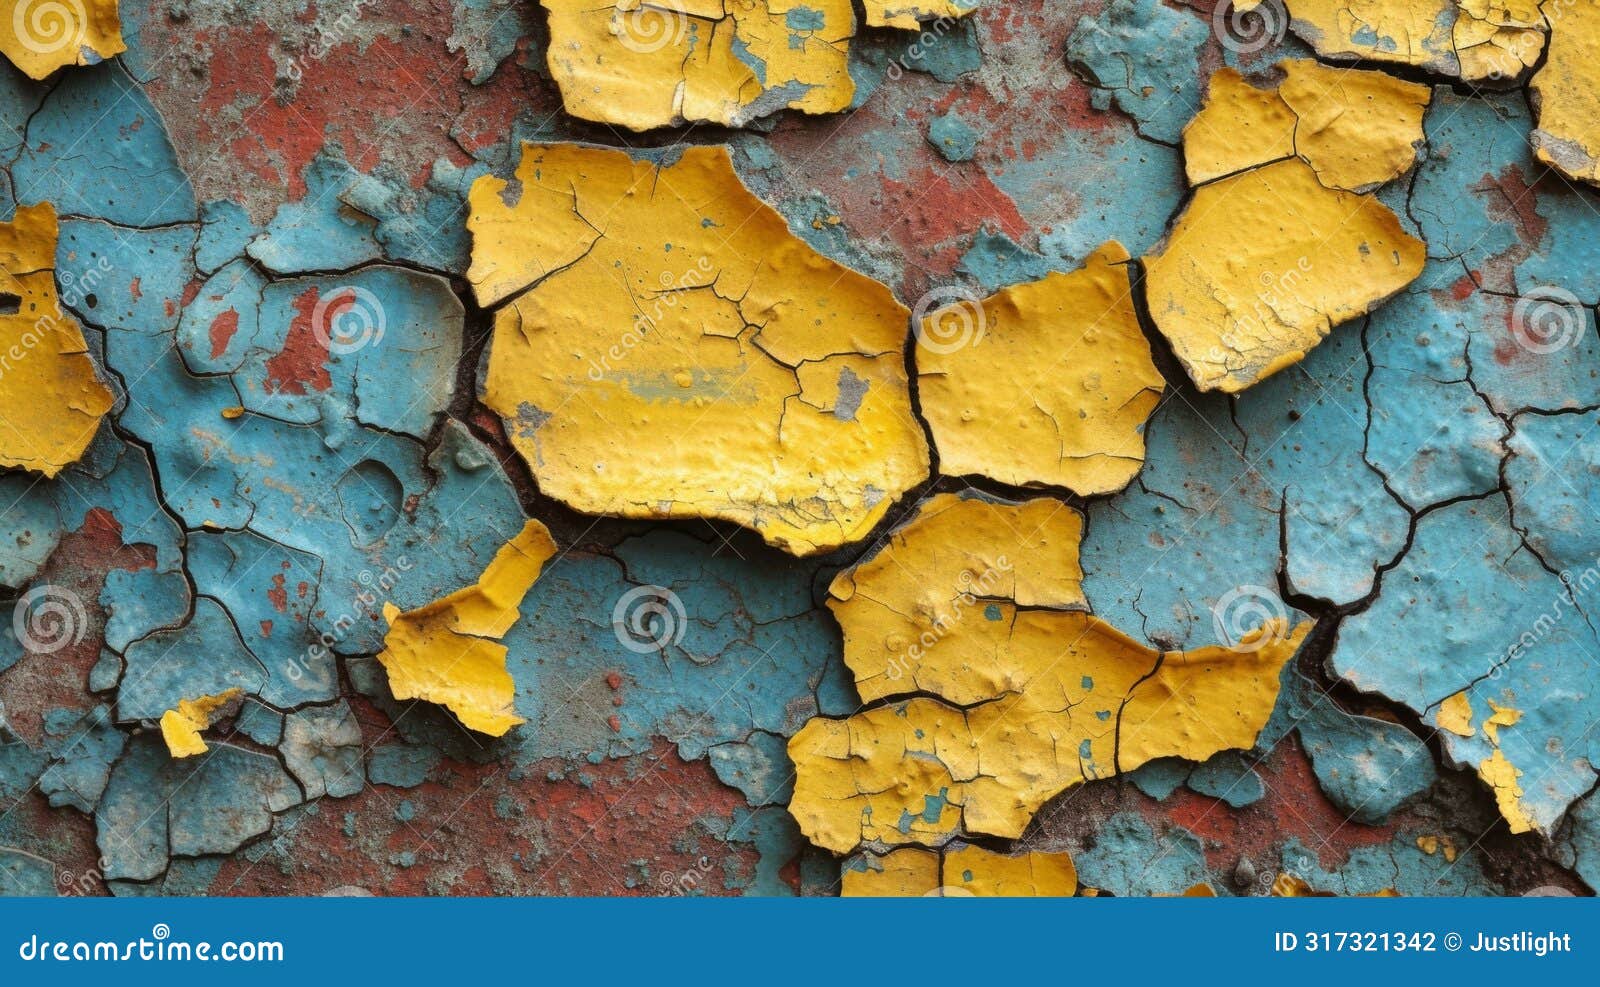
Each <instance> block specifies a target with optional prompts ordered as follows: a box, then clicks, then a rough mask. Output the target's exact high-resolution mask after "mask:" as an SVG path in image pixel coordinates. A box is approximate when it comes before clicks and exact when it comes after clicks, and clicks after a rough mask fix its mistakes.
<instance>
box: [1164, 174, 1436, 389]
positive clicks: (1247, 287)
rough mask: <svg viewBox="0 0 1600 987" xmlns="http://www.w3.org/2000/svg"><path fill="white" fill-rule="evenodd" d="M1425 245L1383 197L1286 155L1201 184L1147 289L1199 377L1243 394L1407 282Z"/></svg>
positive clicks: (1203, 385)
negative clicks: (1352, 188)
mask: <svg viewBox="0 0 1600 987" xmlns="http://www.w3.org/2000/svg"><path fill="white" fill-rule="evenodd" d="M1241 217H1249V222H1241ZM1425 253H1426V249H1425V245H1424V244H1423V243H1422V242H1421V241H1420V240H1417V239H1415V238H1414V237H1412V236H1410V235H1408V234H1407V233H1406V232H1405V231H1404V230H1403V229H1401V227H1400V221H1399V219H1398V218H1396V216H1395V215H1394V213H1392V212H1390V211H1389V208H1388V207H1387V206H1385V205H1383V204H1382V203H1380V202H1378V201H1377V200H1376V199H1374V198H1372V197H1371V196H1365V195H1358V194H1356V193H1353V192H1345V191H1342V190H1337V189H1330V188H1328V187H1327V186H1325V185H1323V184H1322V183H1321V182H1320V181H1319V180H1318V179H1317V174H1316V172H1315V171H1314V170H1313V169H1312V168H1311V166H1309V165H1307V164H1306V163H1305V162H1303V161H1300V160H1289V161H1280V162H1277V163H1274V164H1268V165H1263V166H1262V167H1259V168H1252V169H1250V170H1248V171H1245V172H1242V173H1240V174H1237V175H1233V176H1231V177H1227V178H1222V179H1219V180H1217V181H1215V182H1212V183H1210V184H1207V185H1202V186H1201V187H1200V188H1198V189H1196V190H1195V194H1194V198H1193V201H1191V202H1190V204H1189V207H1188V208H1187V209H1186V210H1184V212H1183V214H1182V215H1180V216H1179V217H1178V219H1177V221H1176V222H1175V223H1174V224H1173V227H1172V229H1171V230H1170V231H1169V232H1168V234H1167V238H1166V240H1165V242H1164V243H1163V244H1162V246H1161V247H1160V249H1159V250H1158V252H1157V253H1155V254H1152V255H1150V256H1149V257H1146V258H1145V268H1146V272H1147V280H1146V291H1147V297H1148V298H1149V304H1150V313H1151V316H1152V317H1153V318H1154V320H1155V323H1156V326H1157V327H1158V328H1159V329H1160V330H1161V332H1162V334H1163V335H1165V336H1166V337H1167V339H1168V341H1170V342H1171V344H1172V348H1173V351H1174V352H1175V353H1176V354H1177V356H1178V359H1179V360H1180V361H1181V362H1182V363H1183V366H1184V369H1185V370H1186V371H1187V372H1188V373H1189V376H1190V377H1191V378H1192V379H1193V380H1194V382H1195V384H1196V385H1197V386H1198V387H1199V388H1200V389H1201V390H1202V391H1212V390H1221V391H1227V392H1237V391H1241V390H1244V389H1245V388H1247V387H1249V386H1250V385H1252V384H1254V383H1256V382H1258V381H1260V380H1262V379H1263V378H1265V377H1268V376H1270V375H1272V374H1274V373H1276V372H1278V371H1279V370H1282V369H1283V368H1285V367H1287V366H1290V365H1292V364H1294V363H1295V362H1297V361H1299V360H1300V359H1301V358H1303V357H1304V356H1305V354H1306V352H1307V351H1309V350H1310V349H1311V347H1313V346H1315V345H1316V344H1317V343H1319V342H1321V341H1322V338H1323V337H1324V336H1326V335H1327V334H1328V333H1329V332H1330V331H1331V330H1332V328H1333V327H1334V326H1336V325H1338V324H1340V323H1342V322H1346V321H1348V320H1350V319H1353V318H1356V317H1358V316H1360V315H1364V314H1365V313H1367V312H1369V311H1371V310H1372V309H1373V308H1374V307H1376V306H1377V305H1378V304H1380V303H1381V302H1383V301H1384V300H1386V299H1388V298H1389V297H1390V296H1392V295H1394V294H1395V293H1396V292H1398V291H1400V290H1401V289H1402V288H1404V287H1405V286H1406V285H1407V284H1409V283H1411V281H1413V280H1414V279H1415V278H1416V277H1417V275H1419V274H1420V273H1421V272H1422V265H1423V260H1424V258H1425Z"/></svg>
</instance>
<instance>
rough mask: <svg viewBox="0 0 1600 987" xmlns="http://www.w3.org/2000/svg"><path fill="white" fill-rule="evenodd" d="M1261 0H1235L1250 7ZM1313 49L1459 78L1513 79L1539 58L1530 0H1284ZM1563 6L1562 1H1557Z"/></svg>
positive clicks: (1540, 41)
mask: <svg viewBox="0 0 1600 987" xmlns="http://www.w3.org/2000/svg"><path fill="white" fill-rule="evenodd" d="M1261 2H1262V0H1238V2H1236V3H1235V5H1234V6H1235V8H1236V9H1238V10H1250V9H1253V8H1254V7H1256V6H1259V5H1260V3H1261ZM1286 3H1287V6H1288V8H1289V12H1290V14H1291V16H1292V17H1293V20H1294V26H1295V31H1296V32H1297V33H1298V34H1300V35H1301V37H1303V38H1305V39H1306V40H1307V41H1308V42H1309V43H1310V44H1311V46H1312V47H1313V48H1315V49H1316V52H1317V54H1318V55H1321V56H1322V57H1324V58H1330V59H1334V60H1337V61H1345V60H1349V59H1357V58H1359V59H1364V60H1370V61H1372V62H1386V63H1388V64H1391V65H1407V66H1411V67H1414V68H1420V69H1423V70H1425V71H1428V72H1433V73H1436V74H1438V75H1443V76H1448V77H1450V78H1459V79H1461V80H1462V81H1465V82H1474V83H1481V84H1490V85H1492V84H1502V85H1512V84H1514V83H1515V82H1516V81H1517V79H1518V78H1519V77H1520V76H1521V75H1522V74H1523V73H1524V72H1526V71H1527V70H1528V69H1529V68H1531V67H1532V66H1533V65H1534V63H1535V62H1537V61H1538V59H1539V53H1540V52H1541V51H1542V50H1543V49H1544V41H1545V24H1544V19H1543V17H1541V16H1540V13H1539V8H1538V4H1537V2H1536V0H1286ZM1563 9H1565V5H1563Z"/></svg>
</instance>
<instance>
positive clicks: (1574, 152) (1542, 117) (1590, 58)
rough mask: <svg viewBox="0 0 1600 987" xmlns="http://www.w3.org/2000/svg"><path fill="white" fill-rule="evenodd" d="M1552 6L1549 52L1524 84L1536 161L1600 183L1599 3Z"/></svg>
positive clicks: (1563, 1) (1557, 0)
mask: <svg viewBox="0 0 1600 987" xmlns="http://www.w3.org/2000/svg"><path fill="white" fill-rule="evenodd" d="M1546 7H1547V8H1550V9H1551V10H1552V14H1551V23H1552V24H1553V28H1552V31H1551V35H1550V45H1549V55H1548V57H1547V58H1546V59H1545V63H1544V65H1543V66H1542V67H1541V68H1540V69H1539V72H1538V74H1536V75H1535V76H1534V77H1533V81H1532V83H1531V84H1530V86H1529V94H1530V96H1531V98H1532V102H1533V106H1534V110H1535V112H1536V113H1537V118H1538V123H1539V125H1538V127H1537V128H1536V129H1535V130H1534V131H1533V135H1532V138H1531V140H1532V141H1533V148H1534V153H1535V155H1536V156H1537V157H1538V158H1539V160H1540V161H1542V162H1544V163H1545V164H1548V165H1551V166H1552V167H1555V168H1557V169H1559V170H1560V171H1561V172H1562V173H1564V174H1566V175H1568V176H1570V177H1572V178H1575V179H1578V180H1579V181H1583V182H1588V183H1590V184H1592V185H1600V57H1596V55H1597V53H1600V2H1596V0H1546Z"/></svg>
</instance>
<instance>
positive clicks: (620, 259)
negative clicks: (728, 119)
mask: <svg viewBox="0 0 1600 987" xmlns="http://www.w3.org/2000/svg"><path fill="white" fill-rule="evenodd" d="M517 177H518V181H519V182H520V189H519V190H518V191H517V192H516V194H515V197H514V198H513V199H511V200H510V201H509V204H508V199H507V195H508V189H507V186H506V183H505V182H503V181H501V180H500V179H497V178H492V177H486V178H482V179H479V180H478V182H477V183H476V184H475V185H474V186H473V191H472V214H471V217H470V218H469V220H468V225H469V227H470V228H471V229H472V232H473V242H474V247H473V266H472V272H471V275H470V276H471V280H472V281H473V283H474V286H475V288H476V290H477V292H478V297H479V299H480V301H481V302H482V303H483V304H485V305H493V304H496V303H500V302H504V303H505V304H504V305H503V306H502V307H501V308H500V309H499V311H498V312H497V313H496V317H495V334H494V340H493V342H492V344H491V348H490V356H489V362H488V372H487V375H486V379H485V382H484V390H483V397H484V401H485V403H486V404H487V405H488V406H489V407H490V408H492V409H493V410H494V411H496V412H498V413H499V414H500V415H501V416H502V417H503V418H505V419H506V421H507V424H508V431H509V433H510V438H511V442H512V444H513V445H514V446H515V447H516V449H517V451H518V452H520V453H521V454H522V457H523V458H524V459H525V460H526V461H527V463H528V465H529V467H530V468H531V469H532V470H533V473H534V476H535V477H536V478H537V479H538V481H539V485H540V488H541V489H542V490H543V491H544V492H545V493H547V494H549V495H551V496H554V497H557V498H559V499H561V500H562V501H565V502H566V503H568V504H570V505H572V506H573V507H575V508H577V509H579V510H582V511H586V512H589V513H593V514H616V515H622V516H625V517H643V518H668V517H715V518H723V519H726V520H730V521H734V522H736V523H739V524H742V525H744V526H746V527H749V528H752V529H754V530H756V531H757V532H759V533H760V534H761V536H762V537H763V538H765V539H766V540H767V541H768V542H770V543H772V544H774V545H777V546H779V547H781V548H784V549H786V550H788V551H790V552H794V553H796V554H800V555H805V554H810V553H813V552H817V551H823V550H826V549H830V548H835V547H838V546H839V545H843V544H847V543H849V542H851V541H855V540H857V539H860V538H861V537H863V536H864V535H865V534H866V533H867V532H868V531H870V530H871V528H872V526H873V525H874V524H876V523H877V522H878V520H879V519H881V518H882V517H883V516H884V514H885V513H886V512H887V511H888V509H889V507H890V505H891V504H892V503H893V502H894V500H895V498H897V497H899V496H901V495H902V494H903V493H904V492H905V491H906V490H908V489H910V488H911V487H912V486H914V485H916V484H917V483H919V482H920V481H921V480H922V479H923V478H924V477H925V476H926V475H927V471H928V451H927V447H926V444H925V440H924V438H923V433H922V429H921V427H920V426H919V425H918V424H917V421H916V419H915V417H914V416H913V414H912V411H911V401H910V388H909V383H908V381H907V378H906V372H905V366H904V362H903V355H902V349H903V346H904V340H905V336H906V330H907V322H908V320H907V310H906V308H905V307H904V306H903V305H901V304H900V303H899V302H898V301H896V300H895V298H894V296H893V295H892V294H890V292H889V290H888V289H887V288H886V287H884V286H883V285H882V284H879V283H878V282H876V281H873V280H871V279H869V278H867V277H865V276H863V275H860V274H857V273H856V272H854V271H852V270H850V269H848V268H846V267H843V266H841V265H839V264H837V263H834V262H833V261H830V260H828V259H826V258H824V257H822V256H820V255H819V254H817V253H816V252H815V251H813V250H812V249H811V248H810V247H809V246H807V245H806V244H805V243H804V242H802V241H801V240H799V239H797V238H796V237H794V236H793V235H792V234H791V233H790V232H789V230H788V227H787V226H786V224H785V223H784V220H783V218H782V217H781V216H779V215H778V214H777V213H776V212H775V211H773V210H772V209H771V208H770V207H769V206H767V205H766V204H765V203H763V202H762V201H761V200H759V199H757V198H756V197H755V196H753V195H752V194H750V192H749V191H748V190H747V189H746V188H745V187H744V186H743V185H742V184H741V183H740V181H739V179H738V176H737V175H736V174H735V173H734V171H733V167H732V163H731V162H730V160H729V158H728V154H727V152H726V151H725V150H723V149H720V148H690V149H688V150H686V151H685V152H684V153H683V156H682V158H680V159H679V160H678V162H677V163H676V164H673V165H670V166H667V167H659V168H658V167H657V166H655V165H652V164H649V163H646V162H640V161H634V160H633V159H631V158H629V157H628V156H627V155H626V154H624V153H623V152H621V151H612V150H600V149H593V148H583V147H579V146H576V145H571V144H564V145H550V146H538V145H526V146H525V147H524V153H523V159H522V163H521V165H520V166H519V168H518V171H517Z"/></svg>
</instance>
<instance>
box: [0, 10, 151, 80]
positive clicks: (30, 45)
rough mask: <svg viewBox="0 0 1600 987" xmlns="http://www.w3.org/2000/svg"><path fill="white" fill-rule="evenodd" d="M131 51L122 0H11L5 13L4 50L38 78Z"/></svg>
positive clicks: (1, 27)
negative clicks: (120, 12) (120, 14)
mask: <svg viewBox="0 0 1600 987" xmlns="http://www.w3.org/2000/svg"><path fill="white" fill-rule="evenodd" d="M127 50H128V46H127V45H126V44H124V43H123V41H122V22H121V20H120V19H119V18H118V16H117V0H11V2H9V3H7V4H6V11H5V13H3V14H0V52H4V53H5V56H6V58H8V59H10V61H11V64H13V65H15V66H16V67H17V68H19V69H21V70H22V71H23V72H26V73H27V74H28V76H29V77H30V78H33V79H45V78H48V77H49V76H50V75H51V74H53V73H54V72H55V71H56V70H57V69H61V68H65V67H66V66H68V65H92V64H94V63H95V62H99V61H103V60H104V59H107V58H110V57H112V56H113V55H116V54H119V53H120V52H124V51H127Z"/></svg>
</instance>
